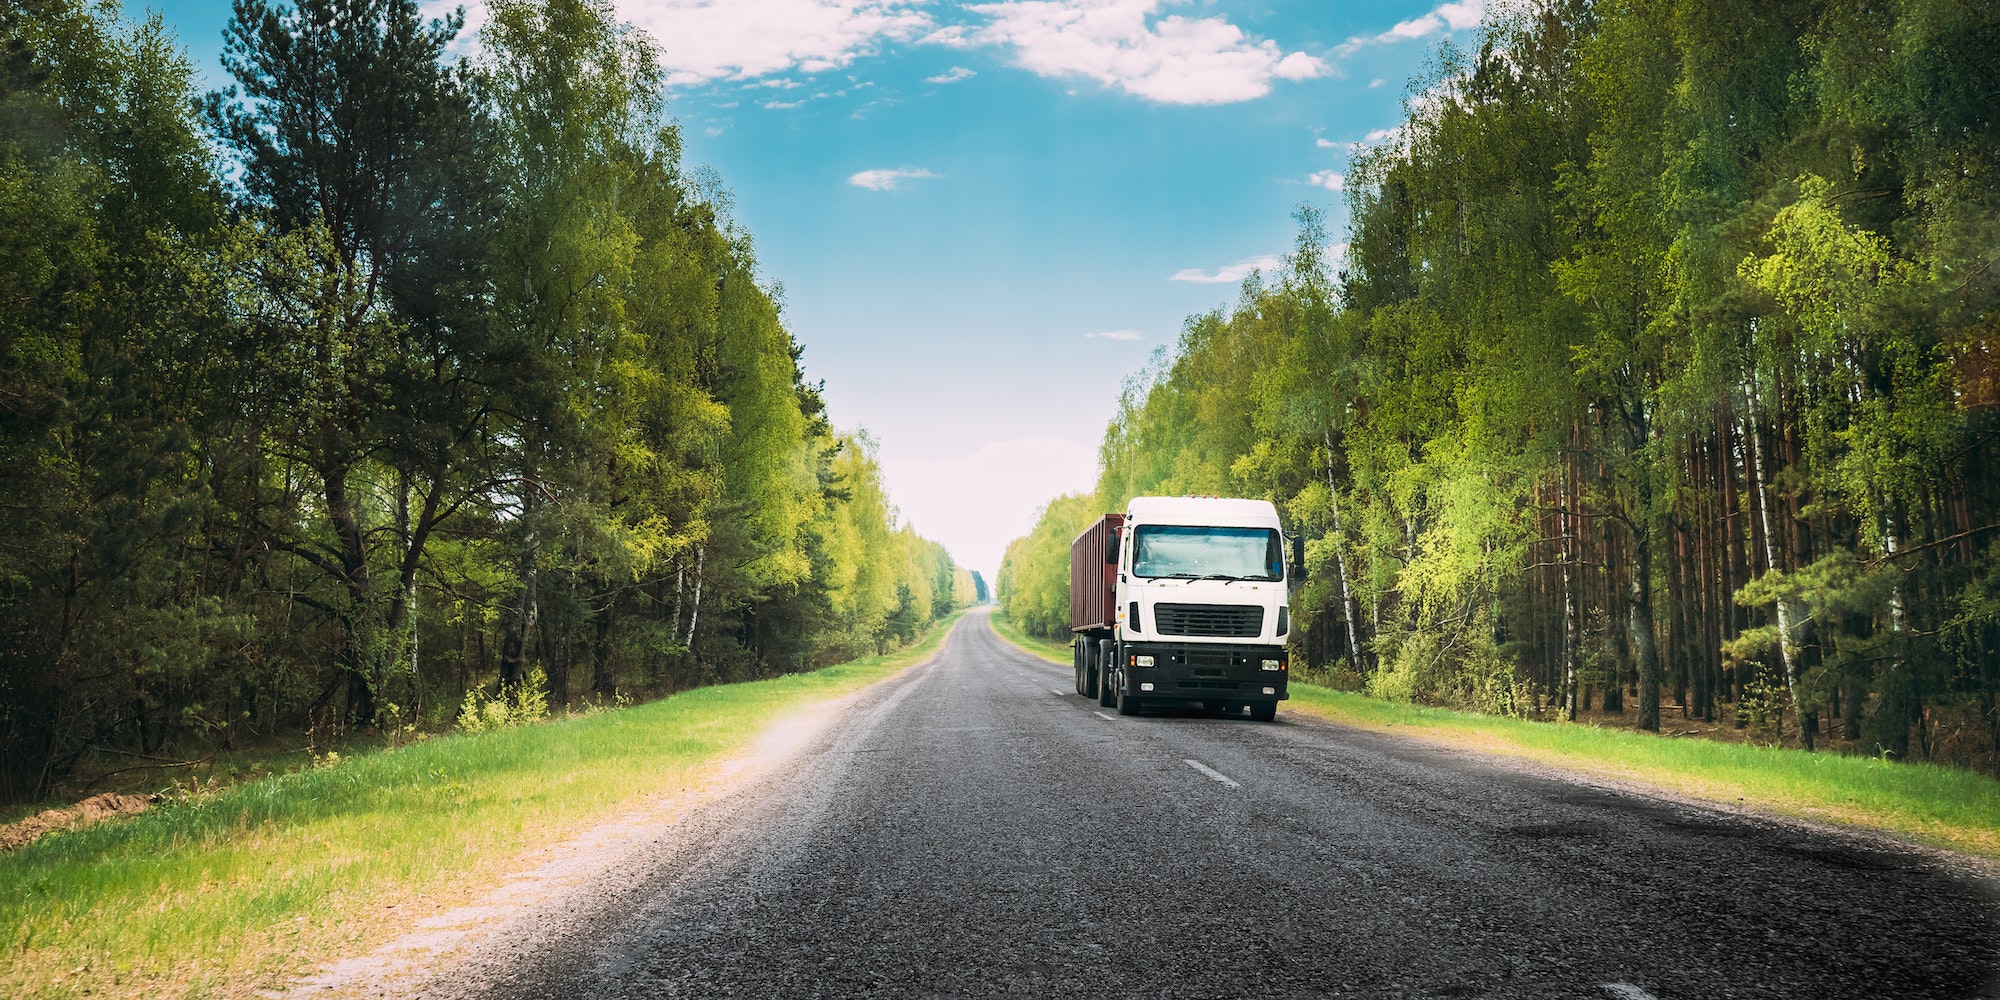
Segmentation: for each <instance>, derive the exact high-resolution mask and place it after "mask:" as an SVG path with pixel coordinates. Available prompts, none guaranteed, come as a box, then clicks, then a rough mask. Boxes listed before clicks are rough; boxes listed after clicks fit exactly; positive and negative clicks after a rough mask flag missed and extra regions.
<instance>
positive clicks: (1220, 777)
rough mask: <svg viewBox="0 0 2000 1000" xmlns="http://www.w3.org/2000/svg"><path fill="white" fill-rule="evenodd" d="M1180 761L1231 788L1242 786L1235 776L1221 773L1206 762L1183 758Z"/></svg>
mask: <svg viewBox="0 0 2000 1000" xmlns="http://www.w3.org/2000/svg"><path fill="white" fill-rule="evenodd" d="M1181 763H1183V764H1186V765H1187V766H1189V767H1191V768H1194V769H1195V770H1197V771H1200V772H1201V773H1203V774H1206V775H1208V776H1209V777H1211V778H1214V779H1215V780H1217V781H1220V782H1222V783H1223V784H1225V785H1228V786H1229V787H1231V788H1242V787H1243V786H1242V785H1241V784H1238V783H1237V781H1236V779H1235V778H1232V777H1230V776H1229V775H1226V774H1223V773H1222V772H1221V771H1218V770H1216V769H1215V768H1212V767H1210V766H1208V765H1207V764H1204V763H1202V762H1201V761H1198V760H1186V759H1183V760H1182V761H1181Z"/></svg>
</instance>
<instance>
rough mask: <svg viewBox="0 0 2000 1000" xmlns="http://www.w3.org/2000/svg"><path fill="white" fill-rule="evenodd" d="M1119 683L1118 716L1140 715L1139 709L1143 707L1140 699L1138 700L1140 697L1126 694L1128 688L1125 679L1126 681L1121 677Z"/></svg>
mask: <svg viewBox="0 0 2000 1000" xmlns="http://www.w3.org/2000/svg"><path fill="white" fill-rule="evenodd" d="M1118 681H1119V683H1118V714H1119V715H1138V714H1139V709H1140V707H1141V705H1142V704H1143V703H1142V702H1140V701H1139V699H1138V697H1137V696H1136V695H1132V694H1129V693H1127V692H1126V690H1125V688H1126V687H1127V685H1126V684H1125V679H1124V678H1123V677H1120V678H1119V679H1118Z"/></svg>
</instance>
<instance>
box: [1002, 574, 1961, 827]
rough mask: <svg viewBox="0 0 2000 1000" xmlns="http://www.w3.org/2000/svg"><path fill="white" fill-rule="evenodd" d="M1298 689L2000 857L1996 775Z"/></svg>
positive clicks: (1437, 734)
mask: <svg viewBox="0 0 2000 1000" xmlns="http://www.w3.org/2000/svg"><path fill="white" fill-rule="evenodd" d="M992 622H993V629H994V631H996V632H998V633H1000V636H1001V637H1002V638H1004V639H1006V640H1007V641H1008V642H1010V643H1013V644H1014V645H1015V646H1018V647H1020V648H1021V649H1022V650H1023V651H1025V652H1028V653H1031V654H1033V655H1036V656H1039V657H1041V658H1043V659H1046V660H1049V661H1051V662H1054V663H1060V664H1068V663H1069V662H1070V660H1069V650H1068V648H1067V647H1064V646H1057V645H1054V644H1052V643H1049V642H1047V641H1045V640H1042V639H1037V638H1035V637H1034V636H1030V635H1027V634H1026V633H1024V632H1022V631H1021V629H1020V627H1019V626H1017V625H1015V624H1014V623H1013V622H1011V621H1009V620H1008V619H1007V617H1006V616H1005V615H1003V614H1000V613H998V612H995V613H994V614H993V616H992ZM1291 694H1292V697H1291V700H1290V701H1289V702H1287V703H1286V705H1285V710H1286V711H1293V712H1302V713H1304V714H1307V715H1313V716H1317V717H1319V718H1323V719H1328V720H1331V721H1334V722H1339V723H1342V724H1345V725H1350V726H1355V727H1357V728H1361V729H1369V730H1374V731H1376V732H1382V733H1394V734H1398V735H1403V736H1411V737H1416V738H1419V739H1424V740H1430V741H1432V742H1436V743H1444V744H1448V745H1451V746H1457V747H1464V748H1467V749H1471V750H1478V751H1484V752H1488V753H1500V754H1507V755H1510V756H1515V757H1525V758H1529V759H1532V760H1535V761H1538V762H1541V763H1544V764H1549V765H1552V766H1554V767H1558V768H1561V769H1563V770H1568V771H1575V772H1578V773H1581V774H1588V775H1593V776H1596V777H1602V778H1610V779H1613V780H1617V781H1623V782H1629V783H1633V784H1639V785H1646V786H1651V787H1653V788H1657V789H1660V790H1662V791H1665V792H1668V793H1670V794H1673V795H1679V796H1685V797H1687V798H1695V799H1705V800H1708V801H1712V802H1720V803H1723V804H1726V805H1732V806H1740V807H1745V808H1750V809H1755V810H1760V811H1763V812H1768V813H1775V814H1778V815H1783V816H1791V817H1796V818H1800V819H1808V820H1814V821H1818V822H1824V823H1834V824H1838V825H1842V826H1850V827H1858V828H1862V829H1868V830H1874V831H1878V832H1885V833H1889V834H1893V835H1896V836H1900V837H1904V838H1907V839H1910V840H1914V841H1917V842H1920V843H1925V844H1930V845H1933V846H1937V847H1943V848H1947V849H1950V850H1955V851H1963V852H1965V853H1968V854H1974V855H1979V856H1983V857H1986V858H1990V859H2000V780H1995V779H1994V778H1991V777H1988V776H1985V775H1982V774H1978V773H1976V772H1972V771H1962V770H1957V769H1954V768H1948V767H1938V766H1936V765H1933V764H1925V763H1893V762H1890V761H1886V760H1881V759H1877V758H1872V757H1850V756H1842V755H1839V754H1832V753H1817V754H1809V753H1805V752H1804V751H1800V750H1793V749H1783V748H1776V747H1761V746H1751V745H1744V744H1739V743H1724V742H1718V741H1714V740H1705V739H1688V738H1673V737H1665V736H1657V735H1653V734H1650V733H1634V732H1628V731H1624V730H1618V729H1607V728H1599V727H1597V726H1589V725H1573V724H1563V723H1549V722H1532V721H1529V720H1526V719H1508V718H1500V717H1496V716H1490V715H1478V714H1475V713H1471V712H1454V711H1451V710H1448V709H1441V708H1426V707H1423V706H1420V705H1408V704H1403V703H1400V702H1390V701H1382V700H1380V699H1377V698H1370V697H1368V696H1367V695H1362V694H1352V693H1349V692H1345V691H1335V690H1332V689H1330V688H1323V687H1319V686H1316V685H1312V684H1302V683H1298V682H1294V683H1293V684H1292V685H1291Z"/></svg>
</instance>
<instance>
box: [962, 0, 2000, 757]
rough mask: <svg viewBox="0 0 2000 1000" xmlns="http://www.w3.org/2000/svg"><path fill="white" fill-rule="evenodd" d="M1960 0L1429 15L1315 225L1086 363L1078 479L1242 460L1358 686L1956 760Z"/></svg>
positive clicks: (1988, 284) (1978, 648)
mask: <svg viewBox="0 0 2000 1000" xmlns="http://www.w3.org/2000/svg"><path fill="white" fill-rule="evenodd" d="M1996 81H2000V7H1996V6H1995V5H1994V4H1993V3H1990V2H1979V0H1899V2H1892V3H1887V4H1877V5H1869V6H1856V5H1852V4H1838V3H1826V2H1804V0H1780V2H1772V3H1741V2H1715V0H1692V2H1691V0H1680V2H1657V0H1643V2H1642V0H1611V2H1606V0H1596V2H1584V0H1564V2H1550V3H1532V4H1525V5H1514V6H1511V7H1509V8H1508V9H1507V10H1506V11H1505V12H1504V13H1499V14H1495V15H1493V16H1492V17H1491V18H1490V19H1489V21H1488V22H1487V24H1486V25H1485V26H1484V27H1483V28H1482V37H1481V39H1480V41H1479V44H1478V45H1477V48H1476V49H1474V50H1472V51H1464V50H1461V49H1457V48H1453V47H1450V46H1446V47H1444V48H1443V49H1441V50H1440V51H1439V53H1438V55H1437V57H1436V61H1435V63H1434V66H1433V69H1432V71H1431V72H1430V74H1429V76H1428V78H1426V79H1424V80H1421V81H1419V82H1418V83H1416V84H1415V85H1413V87H1412V92H1411V93H1412V96H1411V97H1410V98H1409V99H1408V101H1407V105H1406V107H1407V115H1406V119H1405V121H1404V122H1403V123H1402V125H1401V127H1400V128H1399V129H1397V130H1396V131H1395V132H1394V133H1393V134H1392V135H1391V136H1390V137H1389V138H1387V139H1386V140H1384V141H1382V142H1380V143H1379V144H1376V145H1373V146H1372V147H1369V148H1367V149H1366V150H1365V151H1362V152H1361V153H1359V154H1358V155H1357V158H1356V160H1355V163H1354V166H1353V170H1352V176H1350V177H1349V178H1348V181H1347V190H1348V192H1349V195H1348V198H1349V206H1350V209H1351V219H1350V223H1349V235H1348V242H1347V243H1346V244H1345V245H1344V246H1335V245H1330V243H1331V240H1330V238H1329V237H1328V235H1327V234H1326V233H1325V231H1324V228H1323V223H1322V221H1321V219H1320V217H1319V216H1318V215H1317V214H1316V213H1314V212H1312V211H1310V210H1302V211H1301V214H1300V216H1299V222H1300V228H1299V238H1298V245H1297V247H1296V250H1295V252H1294V254H1293V255H1292V257H1291V258H1290V260H1289V261H1288V263H1287V265H1286V266H1285V268H1284V269H1283V270H1282V271H1281V272H1280V273H1278V274H1276V275H1273V276H1269V277H1262V276H1259V277H1253V278H1252V279H1251V280H1250V281H1249V282H1247V283H1246V284H1245V285H1244V287H1243V291H1242V297H1241V300H1240V301H1239V302H1238V303H1237V305H1236V306H1235V308H1234V309H1233V310H1230V311H1228V312H1226V313H1225V312H1216V313H1211V314H1208V315H1204V316H1197V317H1194V318H1192V319H1190V320H1189V322H1188V324H1187V327H1186V331H1185V333H1184V334H1183V335H1182V337H1181V340H1180V343H1179V345H1178V348H1177V349H1176V350H1175V351H1174V352H1173V353H1172V354H1171V355H1167V354H1161V355H1158V356H1156V360H1155V363H1154V365H1153V367H1152V368H1150V369H1149V370H1147V371H1145V372H1143V373H1142V374H1141V375H1139V376H1138V377H1137V378H1136V379H1134V380H1133V381H1132V382H1131V383H1130V384H1129V385H1128V387H1127V391H1126V393H1125V397H1124V402H1123V408H1122V410H1121V411H1120V413H1119V414H1118V416H1117V418H1116V419H1115V420H1114V421H1113V423H1112V425H1111V427H1110V428H1109V430H1108V431H1107V433H1106V435H1105V439H1104V445H1103V451H1102V477H1101V479H1100V481H1099V484H1098V487H1097V491H1096V493H1095V495H1092V496H1079V497H1064V498H1060V499H1058V500H1055V501H1053V502H1052V503H1051V504H1050V505H1049V507H1048V508H1047V510H1046V511H1045V513H1044V515H1043V518H1042V522H1041V524H1039V525H1038V526H1037V527H1036V529H1035V532H1034V533H1033V534H1032V535H1030V536H1029V537H1027V538H1024V539H1021V540H1019V541H1017V542H1016V543H1015V544H1014V545H1013V546H1012V547H1011V548H1010V549H1009V550H1008V556H1007V561H1006V563H1005V566H1004V568H1003V569H1002V571H1001V576H1000V579H999V580H998V581H997V590H998V592H999V595H1000V599H1001V601H1002V603H1003V606H1004V607H1005V608H1006V609H1007V611H1008V613H1010V614H1012V615H1014V616H1015V617H1016V618H1017V619H1019V620H1020V621H1021V622H1022V623H1023V624H1025V625H1026V626H1028V627H1029V628H1031V629H1034V630H1036V631H1039V632H1042V633H1043V634H1057V633H1060V632H1061V631H1062V630H1063V626H1064V625H1066V624H1067V623H1066V621H1064V618H1063V616H1064V614H1065V613H1066V609H1067V597H1066V587H1067V576H1066V574H1065V572H1064V570H1063V564H1064V558H1065V554H1066V547H1067V544H1068V541H1069V539H1070V538H1071V537H1072V536H1073V535H1074V534H1075V533H1076V532H1077V531H1078V530H1079V529H1080V528H1081V527H1082V525H1083V524H1084V523H1085V522H1086V521H1087V520H1088V519H1089V518H1090V517H1092V516H1095V515H1096V514H1097V513H1099V512H1101V511H1105V510H1113V509H1118V508H1120V507H1121V506H1122V504H1123V503H1124V500H1125V498H1127V497H1130V496H1133V495H1136V494H1145V493H1167V494H1179V493H1234V494H1246V495H1251V496H1265V497H1270V498H1271V499H1273V500H1276V501H1278V502H1279V503H1280V504H1281V505H1282V506H1283V508H1284V509H1285V510H1286V511H1287V512H1288V514H1289V517H1290V520H1291V524H1292V526H1293V528H1294V529H1295V530H1297V531H1300V532H1303V533H1304V534H1305V535H1306V536H1307V537H1308V539H1309V542H1308V546H1307V547H1308V552H1309V562H1310V565H1311V570H1312V574H1313V576H1312V579H1311V581H1310V582H1309V583H1308V585H1307V586H1306V587H1305V589H1304V590H1303V591H1302V592H1301V593H1300V594H1299V595H1298V597H1297V598H1296V601H1297V607H1298V608H1299V609H1300V610H1301V611H1302V614H1301V616H1300V618H1301V620H1302V621H1303V623H1304V624H1305V628H1304V629H1303V630H1302V631H1301V632H1299V633H1297V634H1298V636H1299V637H1298V638H1297V639H1296V640H1295V641H1296V643H1297V644H1298V646H1299V648H1300V652H1301V653H1302V654H1303V655H1304V656H1305V657H1306V658H1307V659H1309V660H1310V662H1311V663H1313V664H1316V665H1319V666H1320V667H1321V668H1323V669H1327V670H1330V671H1331V672H1333V674H1334V675H1335V676H1336V678H1339V679H1344V680H1345V682H1347V683H1350V684H1354V685H1357V686H1366V687H1367V688H1368V689H1370V690H1372V691H1374V692H1376V693H1378V694H1383V695H1388V696H1395V697H1404V698H1414V699H1418V700H1422V701H1428V702H1435V703H1443V704H1450V705H1459V706H1466V707H1472V708H1478V709H1482V710H1486V711H1493V712H1510V713H1511V712H1529V711H1543V712H1547V711H1553V712H1557V713H1565V714H1573V713H1574V712H1575V711H1576V710H1577V709H1578V708H1579V707H1588V706H1589V704H1590V703H1591V701H1592V698H1593V696H1595V697H1596V698H1597V699H1599V700H1600V701H1599V703H1600V704H1601V705H1602V706H1604V707H1605V708H1608V709H1611V710H1615V711H1625V710H1627V709H1628V706H1627V704H1626V699H1627V698H1631V699H1633V700H1634V701H1636V705H1635V706H1631V707H1633V708H1636V719H1637V723H1638V725H1640V726H1641V727H1643V728H1646V729H1657V728H1659V727H1660V725H1661V721H1660V705H1661V701H1662V690H1663V688H1664V689H1665V691H1666V693H1668V694H1670V695H1671V696H1672V702H1673V703H1676V704H1678V705H1680V706H1682V711H1684V712H1686V713H1688V714H1689V715H1692V716H1699V717H1701V718H1704V719H1714V718H1718V717H1720V718H1723V719H1733V720H1734V721H1736V722H1737V723H1738V724H1741V725H1745V726H1753V727H1762V728H1763V729H1764V730H1765V731H1766V732H1776V731H1778V728H1777V727H1779V726H1781V725H1782V726H1783V730H1782V732H1783V735H1784V738H1785V739H1786V740H1787V741H1797V742H1802V743H1803V744H1804V745H1805V746H1808V747H1811V746H1813V745H1815V743H1816V742H1818V741H1822V740H1825V739H1827V738H1828V737H1830V736H1831V737H1837V738H1839V739H1842V740H1844V741H1851V742H1848V743H1847V744H1846V745H1848V746H1852V747H1854V748H1856V749H1859V750H1864V751H1866V752H1884V751H1886V752H1888V753H1891V754H1893V755H1895V756H1898V757H1904V756H1924V757H1932V756H1947V757H1950V758H1951V759H1955V760H1961V761H1977V760H1983V761H1985V766H1987V767H1993V766H1995V764H1996V762H2000V711H1996V708H1995V693H1996V690H2000V572H1996V570H2000V441H1996V433H2000V353H1996V352H2000V266H1996V264H2000V95H1996V92H1995V89H1994V88H1995V86H1996Z"/></svg>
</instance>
